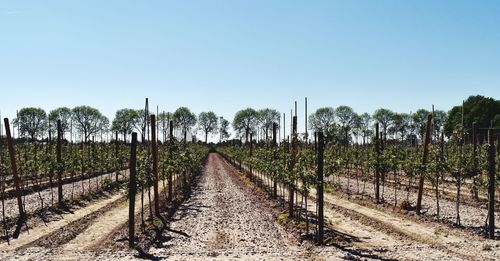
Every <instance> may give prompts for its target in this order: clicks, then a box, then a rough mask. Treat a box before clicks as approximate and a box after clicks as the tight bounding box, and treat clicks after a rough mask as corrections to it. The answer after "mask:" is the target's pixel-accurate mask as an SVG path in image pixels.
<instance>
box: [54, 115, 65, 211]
mask: <svg viewBox="0 0 500 261" xmlns="http://www.w3.org/2000/svg"><path fill="white" fill-rule="evenodd" d="M56 150H57V202H58V203H59V205H62V204H63V202H64V198H63V187H62V174H63V171H64V170H63V162H62V155H61V154H62V153H61V150H62V127H61V120H57V146H56Z"/></svg>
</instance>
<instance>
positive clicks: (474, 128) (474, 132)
mask: <svg viewBox="0 0 500 261" xmlns="http://www.w3.org/2000/svg"><path fill="white" fill-rule="evenodd" d="M472 144H473V150H472V160H473V166H474V177H473V180H472V182H473V185H472V192H473V196H474V199H476V200H477V199H479V195H478V184H477V178H478V177H477V175H478V174H479V171H478V160H477V124H476V123H475V122H474V123H472Z"/></svg>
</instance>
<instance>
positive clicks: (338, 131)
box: [14, 96, 500, 144]
mask: <svg viewBox="0 0 500 261" xmlns="http://www.w3.org/2000/svg"><path fill="white" fill-rule="evenodd" d="M429 113H432V114H433V117H432V118H433V122H432V134H433V135H432V137H435V138H436V139H437V137H438V136H439V134H441V133H443V132H444V134H445V135H446V136H448V137H450V136H452V135H453V134H454V133H457V132H459V131H461V130H460V126H472V123H473V122H475V123H476V124H477V126H478V127H479V128H486V127H498V128H500V100H495V99H493V98H487V97H483V96H470V97H469V98H468V99H467V100H466V101H464V103H463V105H462V106H455V107H453V108H452V109H451V110H450V111H449V112H448V113H446V112H445V111H442V110H433V111H432V112H429V111H428V110H425V109H419V110H417V111H416V112H414V113H398V112H393V111H391V110H389V109H385V108H381V109H378V110H376V111H375V112H374V113H373V114H372V115H370V114H368V113H362V114H358V113H356V112H355V111H354V110H353V109H352V108H351V107H349V106H344V105H343V106H338V107H336V108H335V109H334V108H332V107H322V108H319V109H317V110H316V111H315V112H314V113H312V114H311V115H309V117H308V119H309V124H308V125H309V126H308V127H309V129H310V130H312V131H314V132H319V131H322V132H324V133H326V138H327V139H330V140H337V141H339V142H340V143H343V144H348V143H349V142H352V141H353V139H356V140H357V141H359V140H360V139H361V140H362V143H363V144H365V143H366V142H368V141H367V139H368V138H369V137H371V136H373V133H372V132H373V128H372V123H373V122H375V121H376V122H378V123H379V124H380V127H381V131H382V133H383V134H382V135H383V136H382V137H383V138H384V140H387V139H388V138H389V139H391V138H392V139H394V140H399V141H410V142H416V141H418V140H422V139H423V137H424V132H425V122H426V118H427V115H428V114H429ZM144 115H146V113H145V110H144V109H142V110H135V109H121V110H118V111H117V112H116V115H115V118H114V120H113V121H112V123H111V126H110V124H109V120H108V119H107V118H106V117H105V116H104V115H102V114H101V113H100V112H99V110H97V109H95V108H92V107H89V106H78V107H75V108H73V109H70V108H66V107H61V108H57V109H55V110H52V111H50V113H49V114H48V116H47V114H46V113H45V111H44V110H43V109H40V108H23V109H21V110H20V111H19V112H18V115H17V118H16V119H15V120H14V126H17V127H18V129H19V133H20V135H21V136H25V137H28V138H30V139H31V140H35V139H37V138H43V135H46V134H48V138H49V139H50V138H51V133H55V126H56V122H57V120H58V119H59V120H61V124H62V129H63V132H64V133H67V132H68V131H69V132H71V133H72V134H71V136H73V127H74V128H75V129H76V131H77V132H76V134H78V135H80V137H81V140H83V141H85V142H86V141H88V139H89V138H90V137H91V136H93V135H98V134H99V133H101V134H105V133H109V131H117V132H119V133H121V134H122V135H123V139H124V140H126V136H127V135H130V134H131V133H132V132H133V131H137V132H138V133H139V134H140V135H141V137H143V139H144V137H145V136H146V133H145V132H146V131H147V126H148V122H147V121H148V117H144ZM462 115H463V117H462ZM280 116H281V114H280V113H279V112H278V111H277V110H274V109H270V108H265V109H261V110H255V109H252V108H246V109H243V110H240V111H238V112H237V113H236V114H235V116H234V119H233V122H232V127H233V129H234V131H236V134H237V135H239V137H242V138H244V139H245V141H248V140H249V138H250V135H251V134H253V135H257V136H258V137H260V139H263V140H266V141H268V140H269V138H270V132H271V128H272V124H273V123H277V124H278V125H279V124H280ZM171 120H173V121H174V124H175V126H176V129H175V130H176V131H177V132H176V134H177V135H178V136H182V137H183V138H184V140H186V138H187V135H188V133H190V132H191V131H192V130H193V128H194V127H195V126H196V130H197V131H200V132H201V133H202V135H204V138H205V142H207V141H208V137H209V136H210V135H215V134H220V136H219V139H220V140H221V141H223V140H226V139H227V138H229V136H230V133H229V126H230V123H229V121H227V120H226V119H224V118H223V117H218V116H217V115H216V114H215V113H214V112H212V111H208V112H202V113H200V114H199V115H198V116H197V115H195V114H194V113H193V112H191V111H190V110H189V109H188V108H186V107H180V108H178V109H177V110H176V111H175V112H173V113H170V112H161V113H158V117H157V125H158V133H159V134H160V133H162V134H163V135H162V136H163V139H164V140H165V139H166V136H167V135H166V134H167V132H168V130H169V128H170V126H169V122H170V121H171ZM465 131H467V130H465ZM159 136H160V135H159ZM160 137H161V136H160ZM304 138H306V137H304Z"/></svg>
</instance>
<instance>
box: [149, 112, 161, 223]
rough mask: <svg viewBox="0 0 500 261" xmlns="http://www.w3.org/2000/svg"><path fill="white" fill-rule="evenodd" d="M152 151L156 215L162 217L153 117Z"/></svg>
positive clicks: (153, 119)
mask: <svg viewBox="0 0 500 261" xmlns="http://www.w3.org/2000/svg"><path fill="white" fill-rule="evenodd" d="M151 138H152V141H151V150H152V152H151V153H152V156H153V178H154V181H153V193H154V204H155V215H156V216H157V217H159V216H160V193H159V192H158V146H157V139H156V117H155V115H154V114H153V115H151Z"/></svg>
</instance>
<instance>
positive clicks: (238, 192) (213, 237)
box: [150, 154, 343, 260]
mask: <svg viewBox="0 0 500 261" xmlns="http://www.w3.org/2000/svg"><path fill="white" fill-rule="evenodd" d="M237 175H238V174H235V173H232V171H231V170H230V169H229V168H228V166H227V165H226V164H225V163H224V162H223V161H222V159H221V157H220V156H219V155H218V154H211V155H210V156H209V159H208V163H207V165H206V168H205V170H204V172H203V174H202V176H201V178H200V181H199V183H198V185H197V186H196V187H195V188H194V191H193V194H192V196H191V198H189V199H188V200H187V201H186V202H185V203H184V204H183V205H182V206H181V207H180V209H179V211H178V212H177V213H176V214H175V216H174V219H173V222H172V223H171V225H170V227H169V229H168V231H167V232H165V234H164V237H165V239H164V241H163V242H161V243H159V244H158V246H156V247H155V248H152V249H151V250H150V253H151V254H153V255H155V256H158V257H168V258H169V259H172V260H185V259H189V260H193V259H194V260H196V259H201V260H202V259H206V258H219V259H234V258H243V259H257V260H269V259H295V260H296V259H310V258H311V256H310V253H308V252H307V251H306V250H305V249H304V248H302V247H300V246H298V245H297V244H298V243H297V242H296V241H295V240H294V239H293V238H292V237H291V236H290V235H289V234H287V233H286V232H285V231H284V230H283V228H281V227H280V226H279V225H278V224H277V223H276V221H275V218H274V217H273V215H272V214H271V213H270V211H269V210H267V209H265V208H264V207H263V206H262V204H261V203H260V202H259V199H258V198H257V197H256V196H255V195H253V194H252V192H251V190H250V189H249V188H248V187H247V186H245V185H244V183H243V182H242V181H241V180H240V179H239V178H238V177H237ZM329 255H330V257H333V258H335V257H338V258H340V257H342V256H343V254H342V253H341V251H339V250H337V253H329Z"/></svg>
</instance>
